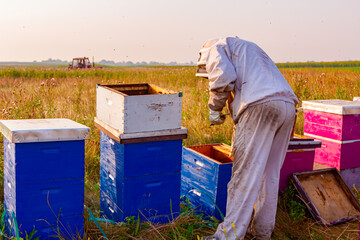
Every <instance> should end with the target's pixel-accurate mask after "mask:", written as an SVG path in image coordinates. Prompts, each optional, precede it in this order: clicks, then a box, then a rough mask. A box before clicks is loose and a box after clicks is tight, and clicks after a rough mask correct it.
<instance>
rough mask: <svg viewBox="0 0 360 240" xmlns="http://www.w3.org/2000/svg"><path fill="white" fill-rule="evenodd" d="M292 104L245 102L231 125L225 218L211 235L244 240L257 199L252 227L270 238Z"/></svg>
mask: <svg viewBox="0 0 360 240" xmlns="http://www.w3.org/2000/svg"><path fill="white" fill-rule="evenodd" d="M295 115H296V113H295V106H294V104H293V103H289V102H285V101H276V100H275V101H268V102H264V103H259V104H256V105H253V106H249V107H248V108H247V109H246V110H245V111H244V112H243V113H242V114H241V116H240V119H239V121H238V123H237V124H236V131H235V136H234V139H233V151H234V161H233V168H232V176H231V180H230V182H229V183H228V186H227V187H228V191H227V192H228V196H227V205H226V216H225V219H224V222H223V223H221V224H219V226H218V228H217V231H216V233H215V237H216V239H221V240H222V239H229V240H232V239H243V238H244V237H245V234H246V231H247V228H248V226H249V223H250V220H251V215H252V212H253V209H254V205H255V202H256V209H255V213H254V218H253V223H252V231H253V233H254V234H255V236H256V238H257V239H270V237H271V234H272V231H273V229H274V226H275V216H276V209H277V201H278V189H279V178H280V169H281V166H282V164H283V162H284V159H285V155H286V151H287V148H288V144H289V140H290V135H291V132H292V128H293V124H294V121H295Z"/></svg>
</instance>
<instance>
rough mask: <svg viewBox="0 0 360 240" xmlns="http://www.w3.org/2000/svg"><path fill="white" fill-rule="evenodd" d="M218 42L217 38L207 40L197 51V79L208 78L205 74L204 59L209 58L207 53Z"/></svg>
mask: <svg viewBox="0 0 360 240" xmlns="http://www.w3.org/2000/svg"><path fill="white" fill-rule="evenodd" d="M218 41H219V39H218V38H214V39H209V40H207V41H206V42H205V43H204V45H203V46H202V48H201V49H200V51H199V54H200V57H199V60H198V62H197V66H198V69H197V71H196V76H197V77H204V78H208V77H209V74H208V73H207V72H206V59H207V58H208V56H209V51H210V48H211V47H212V46H214V45H215V43H217V42H218Z"/></svg>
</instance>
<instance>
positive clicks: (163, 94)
mask: <svg viewBox="0 0 360 240" xmlns="http://www.w3.org/2000/svg"><path fill="white" fill-rule="evenodd" d="M181 104H182V93H176V92H173V91H169V90H166V89H163V88H160V87H157V86H155V85H152V84H120V85H98V86H97V90H96V117H97V118H98V119H99V120H101V121H103V122H104V123H106V124H108V125H109V126H111V127H112V128H114V129H116V130H118V131H120V132H121V133H136V132H146V131H157V130H167V129H176V128H180V127H181Z"/></svg>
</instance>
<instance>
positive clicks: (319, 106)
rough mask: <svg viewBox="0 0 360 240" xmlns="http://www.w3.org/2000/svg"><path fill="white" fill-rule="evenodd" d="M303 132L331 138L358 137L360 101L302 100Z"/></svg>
mask: <svg viewBox="0 0 360 240" xmlns="http://www.w3.org/2000/svg"><path fill="white" fill-rule="evenodd" d="M302 107H303V109H304V133H306V135H307V136H311V137H315V138H316V137H317V136H320V137H323V138H329V139H333V140H339V141H346V140H359V139H360V101H347V100H338V99H332V100H313V101H303V102H302Z"/></svg>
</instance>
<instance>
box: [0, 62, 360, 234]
mask: <svg viewBox="0 0 360 240" xmlns="http://www.w3.org/2000/svg"><path fill="white" fill-rule="evenodd" d="M280 70H281V72H282V73H283V75H284V76H285V78H286V79H287V80H288V82H289V83H290V85H291V87H292V88H293V90H294V92H295V94H296V95H297V96H298V98H299V100H300V104H299V106H301V101H302V100H310V99H332V98H342V99H348V100H351V99H352V98H353V97H354V96H360V71H358V70H356V68H351V67H350V68H349V67H344V68H340V67H338V68H304V67H301V68H295V67H294V68H285V67H284V68H281V69H280ZM195 71H196V68H195V67H146V68H145V67H132V68H125V67H121V68H106V69H102V70H75V71H69V70H67V69H64V68H63V69H62V68H44V67H24V68H21V67H11V68H9V67H2V68H0V119H28V118H69V119H72V120H74V121H77V122H80V123H82V124H84V125H87V126H88V127H90V128H91V137H90V140H87V142H86V149H85V171H86V176H85V178H86V179H85V204H86V206H87V207H89V209H91V211H92V212H93V213H94V216H95V217H99V216H100V210H99V209H100V207H99V191H100V190H99V146H100V137H99V130H98V129H96V128H95V126H94V121H93V119H94V117H95V114H96V106H95V101H96V84H116V83H152V84H155V85H158V86H161V87H164V88H168V89H171V90H175V91H179V92H183V113H182V125H183V126H184V127H186V128H187V129H188V131H189V134H188V139H186V140H184V144H185V145H195V144H207V143H214V142H225V143H228V144H229V143H230V141H231V134H232V129H233V124H232V121H231V119H230V118H228V119H227V120H226V121H225V123H224V124H223V125H221V126H212V127H210V124H209V121H208V107H207V100H208V82H207V80H204V79H199V78H196V77H195V74H194V73H195ZM224 111H227V110H224ZM302 126H303V115H302V114H301V113H300V114H299V116H298V121H297V124H296V133H299V134H301V133H302V132H303V128H302ZM1 139H2V138H1ZM2 145H3V143H2V140H0V147H1V148H2V147H3V146H2ZM0 161H1V162H3V154H2V153H1V154H0ZM0 177H1V178H2V177H3V172H2V171H0ZM1 184H2V183H1ZM289 191H290V193H289V194H288V195H286V196H285V197H282V198H281V199H280V201H279V208H278V213H277V221H276V227H275V231H274V236H273V239H311V238H312V239H337V238H338V239H357V238H358V234H359V232H358V230H359V228H358V222H357V221H352V222H350V223H345V224H341V225H338V226H334V227H331V228H327V227H324V226H321V225H317V224H316V223H315V222H314V221H313V220H312V218H311V217H309V216H308V214H307V213H306V211H305V208H304V206H303V205H301V202H299V201H298V200H296V197H295V199H293V198H292V197H294V194H295V192H294V191H292V190H289ZM354 191H355V193H356V194H357V197H358V198H359V197H360V195H359V194H358V190H357V189H354ZM2 196H3V187H2V186H0V201H2V200H1V199H3V197H2ZM295 196H296V194H295ZM85 217H86V222H85V227H86V230H85V236H84V239H88V238H89V239H99V238H100V237H101V236H102V234H101V232H100V231H99V229H98V227H97V226H96V225H95V223H94V222H93V221H91V220H88V218H89V217H90V216H89V215H88V213H85ZM217 223H218V222H217V220H216V219H213V218H205V217H204V216H201V215H196V214H194V212H193V211H192V210H191V208H190V206H189V205H186V204H184V205H183V206H182V210H181V213H180V215H179V217H177V218H176V219H175V220H173V221H172V222H171V223H169V224H167V225H153V224H151V223H149V222H145V223H139V222H138V221H137V217H134V218H129V219H128V221H126V222H125V223H121V224H119V225H112V224H109V223H100V226H101V228H102V229H103V230H104V231H105V233H106V235H107V236H108V237H109V239H198V237H200V236H204V235H210V234H212V233H213V232H214V231H215V229H216V227H217ZM247 238H248V239H251V236H247Z"/></svg>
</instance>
